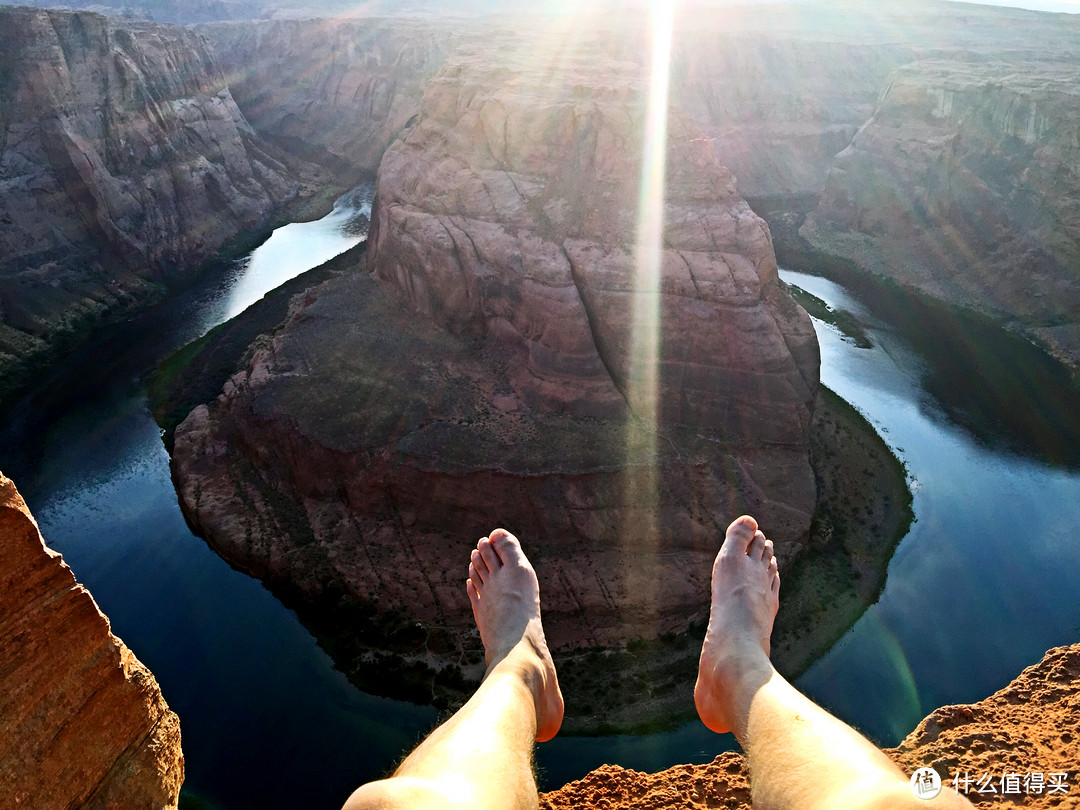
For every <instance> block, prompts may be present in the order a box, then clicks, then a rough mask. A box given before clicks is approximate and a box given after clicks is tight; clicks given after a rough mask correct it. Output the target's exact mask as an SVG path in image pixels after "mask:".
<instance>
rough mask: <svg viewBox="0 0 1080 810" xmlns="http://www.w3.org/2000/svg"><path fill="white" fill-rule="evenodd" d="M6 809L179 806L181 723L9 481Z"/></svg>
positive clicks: (0, 584)
mask: <svg viewBox="0 0 1080 810" xmlns="http://www.w3.org/2000/svg"><path fill="white" fill-rule="evenodd" d="M0 661H3V662H4V667H3V669H2V670H0V740H3V744H2V745H0V806H2V807H6V808H16V807H32V808H35V810H37V809H38V808H41V810H46V809H47V808H70V807H82V808H102V810H104V808H116V807H131V808H135V807H138V808H175V807H176V804H177V798H178V796H179V793H180V785H181V783H182V782H183V781H184V757H183V754H182V753H181V750H180V722H179V720H178V719H177V717H176V715H175V714H173V713H172V712H171V711H169V707H168V706H167V705H166V704H165V700H164V699H163V698H162V696H161V691H160V690H159V689H158V685H157V682H156V681H155V680H154V676H153V675H152V674H151V673H150V671H149V670H147V669H146V667H145V666H143V665H142V664H141V663H140V662H139V660H138V659H137V658H136V657H135V655H134V654H133V653H132V652H131V650H129V649H128V648H127V647H125V646H124V643H123V642H122V641H120V639H118V638H117V637H116V636H114V635H113V634H112V633H111V632H110V631H109V620H108V619H107V618H105V616H104V615H102V613H101V611H100V610H98V607H97V605H96V604H95V603H94V599H93V597H91V596H90V593H89V592H88V591H87V590H86V589H85V588H84V587H83V586H82V585H80V584H79V583H78V582H76V581H75V577H74V576H73V575H72V573H71V569H70V568H68V567H67V566H66V565H65V564H64V562H63V560H62V559H61V557H60V555H59V554H57V553H56V552H55V551H52V550H50V549H49V548H48V547H47V546H46V545H45V542H44V540H43V539H42V537H41V534H40V532H39V531H38V527H37V523H36V522H35V521H34V518H33V517H32V516H31V514H30V512H29V510H28V509H27V508H26V504H25V503H24V502H23V499H22V497H21V496H20V495H19V493H18V491H17V490H16V489H15V485H14V484H13V483H12V482H11V481H10V480H9V479H7V478H5V477H4V476H3V474H0Z"/></svg>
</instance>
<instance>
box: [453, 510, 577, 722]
mask: <svg viewBox="0 0 1080 810" xmlns="http://www.w3.org/2000/svg"><path fill="white" fill-rule="evenodd" d="M465 587H466V590H468V592H469V601H470V602H471V603H472V610H473V618H474V619H475V620H476V626H477V628H478V629H479V630H480V639H481V640H482V641H483V642H484V656H485V661H486V663H487V673H486V674H485V675H484V677H485V678H486V677H487V676H488V675H490V674H491V672H492V670H493V669H495V667H496V666H498V665H499V664H500V663H502V662H503V661H507V662H508V664H512V665H515V666H517V667H520V670H519V671H520V673H521V675H522V677H523V678H524V679H525V681H526V683H527V684H528V685H529V688H530V689H531V690H532V693H533V700H534V701H535V704H536V741H537V742H545V741H546V740H550V739H551V738H552V737H554V736H555V734H556V733H558V731H559V726H561V725H562V718H563V698H562V692H560V691H559V679H558V677H557V676H556V675H555V664H554V662H552V660H551V653H550V652H548V647H547V641H546V640H545V639H544V627H543V625H542V624H541V623H540V585H539V584H538V583H537V581H536V572H535V571H534V570H533V567H532V563H530V562H529V558H528V557H526V556H525V552H524V551H522V550H521V544H520V543H519V542H518V539H517V538H516V537H514V535H512V534H510V532H508V531H506V530H505V529H496V530H495V531H493V532H492V533H491V534H490V535H489V536H488V537H482V538H480V542H479V543H477V544H476V549H475V550H474V551H473V553H472V558H471V560H470V562H469V580H468V582H467V583H466V586H465Z"/></svg>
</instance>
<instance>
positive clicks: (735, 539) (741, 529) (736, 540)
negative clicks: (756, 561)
mask: <svg viewBox="0 0 1080 810" xmlns="http://www.w3.org/2000/svg"><path fill="white" fill-rule="evenodd" d="M757 530H758V522H757V521H756V520H754V519H753V518H752V517H750V515H743V516H741V517H737V518H735V520H733V521H731V523H730V524H729V525H728V527H727V533H726V534H725V535H724V545H723V546H722V547H721V548H722V549H726V550H728V551H730V552H738V553H739V554H745V553H746V550H747V548H749V546H750V541H751V540H753V539H754V535H755V534H756V533H757Z"/></svg>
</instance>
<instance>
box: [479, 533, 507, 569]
mask: <svg viewBox="0 0 1080 810" xmlns="http://www.w3.org/2000/svg"><path fill="white" fill-rule="evenodd" d="M476 550H477V551H478V552H479V553H480V557H481V559H483V561H484V564H485V565H486V566H487V569H488V571H490V572H492V573H494V572H495V571H498V570H499V568H500V567H502V562H501V561H500V560H499V555H498V554H496V553H495V549H494V548H492V545H491V540H490V539H489V538H487V537H485V538H484V539H483V540H481V541H480V542H479V543H477V544H476Z"/></svg>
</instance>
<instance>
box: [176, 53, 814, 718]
mask: <svg viewBox="0 0 1080 810" xmlns="http://www.w3.org/2000/svg"><path fill="white" fill-rule="evenodd" d="M528 45H529V47H523V48H521V49H520V51H519V52H520V53H522V54H528V53H531V52H532V49H533V48H534V47H536V46H537V43H535V42H531V43H528ZM551 45H552V43H551V42H547V43H543V44H542V46H543V47H551ZM564 64H565V65H566V66H567V70H568V71H569V73H570V74H571V75H573V77H574V81H575V82H576V83H577V86H578V88H580V89H577V90H575V91H573V92H569V93H567V94H565V95H564V96H561V97H560V96H559V95H556V96H555V97H554V98H552V97H551V93H550V89H551V87H550V83H549V79H548V78H547V77H546V76H545V75H544V72H543V71H541V70H536V69H535V68H533V67H532V65H531V64H530V63H529V60H528V59H527V58H526V57H525V56H522V57H520V59H519V60H518V61H516V62H512V61H510V60H506V59H504V60H502V61H501V62H500V63H498V64H493V63H492V62H491V61H490V59H489V58H488V57H487V56H486V53H485V52H479V53H478V52H477V51H475V50H471V49H468V48H462V49H459V51H458V52H457V53H456V54H455V55H454V56H453V57H451V58H450V59H449V60H448V61H447V62H446V63H445V64H444V65H443V67H442V68H441V69H440V71H439V73H438V74H437V75H436V76H435V77H434V78H433V79H431V81H429V82H428V84H427V85H426V88H425V93H424V98H423V101H422V104H421V112H420V113H419V115H418V117H417V120H416V122H415V123H414V124H413V125H412V126H411V127H409V128H408V130H407V132H406V134H404V135H403V136H402V137H400V138H399V139H398V140H397V141H395V143H394V144H393V145H392V146H391V147H390V149H389V150H388V151H387V152H386V154H385V155H384V156H383V159H382V162H381V164H380V168H379V174H378V178H377V194H376V201H375V204H374V207H373V214H372V227H371V232H370V234H369V239H368V245H367V249H366V251H364V252H363V253H362V254H360V255H358V256H356V257H350V256H349V255H348V254H345V255H343V256H342V257H339V258H340V259H341V264H340V268H341V269H340V270H339V271H338V273H337V275H336V277H334V278H331V279H330V280H328V281H325V282H323V283H322V284H321V285H319V286H316V287H312V288H310V289H308V290H307V291H306V292H305V293H301V294H299V295H297V296H296V297H294V299H293V302H292V305H291V311H290V314H289V317H287V318H286V321H285V323H284V324H283V325H282V326H281V327H280V328H278V329H277V330H276V331H273V332H272V334H271V335H268V336H267V338H265V339H262V340H261V341H260V340H257V341H256V342H255V343H253V344H252V346H251V348H250V349H249V351H248V353H247V355H248V359H247V361H246V364H244V365H242V367H241V369H240V370H239V372H238V373H237V374H235V375H233V376H232V377H231V378H230V379H229V380H228V381H226V383H225V386H224V389H223V392H222V394H221V396H219V397H217V398H216V399H215V400H212V401H211V402H209V403H207V404H206V405H201V406H199V407H196V408H195V409H194V410H193V411H192V413H191V414H190V416H188V417H187V419H186V420H184V421H183V422H182V423H181V424H179V425H178V426H177V428H176V431H175V436H174V444H173V470H174V477H175V479H176V481H177V484H178V491H179V493H180V497H181V505H182V508H183V509H184V510H185V514H186V515H187V517H188V519H189V521H190V522H191V523H192V525H193V526H195V527H197V529H198V530H199V532H200V533H201V534H203V535H204V536H205V537H207V538H208V540H209V542H211V543H212V544H213V546H214V547H215V548H216V549H217V550H218V551H219V553H221V554H222V555H223V556H225V558H226V559H228V560H230V562H233V564H235V565H238V566H240V567H241V568H243V569H244V570H248V571H252V572H254V573H256V574H257V575H258V576H260V578H262V579H264V581H267V582H268V583H270V584H271V587H275V586H276V587H279V588H281V587H284V588H285V593H286V594H289V595H291V596H292V597H293V598H294V599H298V600H299V601H300V603H301V604H303V603H310V602H313V601H314V602H316V603H318V604H322V605H325V604H327V603H328V602H330V603H331V605H330V607H331V609H333V608H336V609H337V611H338V613H341V612H342V611H346V613H345V615H350V614H352V615H359V616H365V617H366V618H367V622H366V623H367V624H369V625H371V624H375V625H376V626H377V627H379V628H380V630H382V631H383V632H382V635H383V636H384V637H383V638H382V639H379V638H377V636H378V635H379V633H378V632H371V633H370V634H368V635H370V636H371V638H368V639H365V642H366V643H367V644H368V645H369V649H367V650H363V651H361V652H360V653H359V655H360V656H361V657H362V658H364V659H365V662H366V664H367V666H366V669H367V670H368V671H369V672H372V673H375V672H379V671H380V670H381V671H382V677H384V678H385V677H386V676H385V673H386V671H388V669H389V662H388V660H387V658H386V653H387V652H391V651H392V652H396V653H398V654H401V652H402V650H407V649H408V648H409V647H412V648H413V649H414V652H412V653H411V654H410V655H409V656H405V660H406V662H407V663H405V664H401V663H400V662H399V666H398V667H397V668H396V670H397V671H400V670H401V669H403V668H405V669H407V668H408V666H410V665H411V666H421V665H425V666H428V667H434V668H435V669H436V670H437V673H438V676H437V678H436V683H437V685H438V686H439V688H440V689H441V688H443V687H448V686H457V687H458V689H460V688H461V686H460V682H461V679H462V678H464V679H465V680H464V682H465V683H471V682H473V681H474V680H475V679H476V678H477V677H478V676H479V674H480V669H479V667H480V661H481V658H480V651H479V648H478V646H477V644H476V638H475V631H474V630H473V629H472V628H471V624H472V622H471V617H470V614H469V611H468V610H467V608H466V605H465V603H464V601H463V600H462V599H461V598H460V596H461V593H460V590H461V585H460V571H459V570H458V569H459V567H460V566H458V565H456V564H455V563H456V562H457V560H458V559H459V558H460V557H461V555H462V554H464V553H465V552H466V551H467V545H468V544H469V543H472V542H475V539H474V538H475V537H476V536H478V535H480V534H481V533H486V532H487V531H490V529H491V527H493V526H494V525H496V524H497V523H498V524H502V525H506V526H508V527H510V528H511V529H512V530H514V531H516V532H518V533H520V534H521V536H522V537H523V538H525V542H526V543H528V544H530V549H531V550H532V552H533V553H534V555H535V559H536V561H537V566H538V569H539V570H540V571H541V578H542V587H543V589H544V593H545V597H544V599H545V606H546V626H547V628H548V636H549V639H550V640H551V642H552V644H553V645H554V646H555V647H556V649H558V650H560V651H565V652H568V653H570V652H575V651H587V650H592V649H609V648H625V647H626V645H627V643H628V642H630V641H632V640H634V639H642V640H644V641H646V642H650V643H653V642H655V641H656V640H657V639H659V638H661V637H664V636H672V637H676V636H677V637H682V636H683V635H684V634H685V633H686V631H687V628H688V624H689V623H693V622H700V621H702V620H703V619H704V616H705V611H706V608H707V599H706V596H707V587H705V580H704V579H702V577H705V576H707V572H708V570H709V563H710V560H711V557H712V556H713V554H714V553H715V538H716V536H717V535H718V534H719V533H721V532H722V530H723V526H721V525H720V522H721V521H722V517H721V516H723V515H729V514H733V513H737V512H741V511H750V510H752V511H754V512H755V513H756V514H759V515H761V516H762V519H763V520H768V521H769V525H771V526H772V527H774V528H773V529H772V531H773V532H774V536H775V537H776V541H777V544H778V547H780V548H783V549H784V553H786V554H790V556H792V557H794V556H796V554H797V552H798V549H799V548H800V547H801V545H803V544H804V543H805V542H807V540H808V538H809V535H810V523H811V517H812V515H813V513H814V509H815V503H816V497H817V495H816V482H815V476H814V470H813V468H812V467H811V464H810V423H811V417H812V411H813V402H814V398H815V390H816V386H817V366H818V357H817V343H816V339H815V337H814V332H813V328H812V325H811V323H810V320H809V318H808V316H807V315H806V314H805V312H803V311H802V310H801V309H800V308H799V307H798V306H797V305H796V304H795V303H794V301H793V300H792V299H791V298H790V296H789V295H788V294H787V292H786V291H785V290H784V288H783V287H782V286H781V285H780V283H779V280H778V278H777V273H776V264H775V260H774V258H773V253H772V249H771V244H770V240H769V234H768V229H767V227H766V226H765V224H764V223H763V222H762V221H761V219H760V218H758V217H757V216H756V215H755V214H753V212H752V211H751V210H750V208H749V207H748V206H747V205H746V203H745V202H744V201H743V200H742V199H741V198H740V197H739V196H738V194H737V192H736V190H735V185H734V182H733V179H732V177H731V174H730V173H729V172H728V171H727V170H726V169H724V168H723V167H722V166H720V165H719V163H717V161H716V158H715V155H714V154H713V152H712V150H711V149H710V148H709V146H708V142H707V140H706V139H704V138H702V137H701V135H700V132H699V131H698V130H697V129H696V128H694V127H693V125H692V124H691V123H690V122H688V121H687V120H685V119H683V118H681V117H677V116H673V117H672V118H671V120H669V122H668V127H667V131H668V136H667V149H666V165H667V178H668V180H667V187H666V192H665V197H664V217H665V221H666V225H667V227H666V231H665V237H664V244H663V246H662V247H659V248H658V251H659V252H658V267H657V277H656V278H655V280H654V281H652V282H645V281H643V280H640V279H639V280H636V279H635V276H636V275H637V273H636V270H635V265H634V251H635V233H636V230H635V217H636V212H635V210H634V209H633V208H632V207H628V206H627V205H626V204H625V202H624V201H625V200H627V199H633V197H634V196H635V190H636V186H637V183H638V178H639V176H640V174H641V171H642V168H641V162H642V159H643V158H642V136H641V133H642V131H643V116H644V108H645V104H644V102H645V97H646V93H645V83H644V81H643V78H642V76H641V71H640V67H639V66H637V65H632V64H631V65H627V64H626V63H620V62H616V61H614V60H612V61H605V60H597V59H596V58H594V57H590V58H589V59H584V58H579V59H578V60H577V61H574V62H570V61H569V58H567V59H566V60H565V61H564ZM557 165H563V166H567V165H569V166H571V167H572V169H570V170H563V171H557V172H556V171H552V167H553V166H557ZM639 302H640V303H639ZM642 306H643V307H644V308H645V309H646V310H648V309H649V308H652V309H654V310H655V312H656V316H655V317H657V318H659V319H660V321H661V322H662V323H663V333H662V341H663V344H662V348H660V347H657V346H654V347H653V348H652V350H653V351H655V352H656V366H655V375H656V382H655V388H650V389H643V388H642V387H641V383H640V381H639V380H637V379H636V376H635V375H638V369H637V368H636V367H635V366H634V363H635V362H636V363H638V364H640V363H641V360H640V358H639V357H636V356H635V354H634V353H635V349H634V347H633V343H634V338H635V337H636V336H637V335H639V334H641V333H643V332H645V331H646V330H647V328H648V325H647V324H646V323H644V322H641V321H635V320H634V317H633V314H634V312H635V310H636V309H638V308H639V307H642ZM657 339H660V335H659V334H658V335H657ZM638 376H639V375H638ZM406 381H407V382H406ZM463 543H464V544H465V545H462V544H463ZM390 571H393V572H394V573H393V576H390V575H388V572H390ZM286 598H288V597H286ZM334 601H336V602H337V603H338V604H337V605H334V604H332V603H333V602H334ZM301 612H302V614H303V611H301ZM342 619H343V616H341V615H339V616H337V617H336V619H335V623H336V624H338V625H339V626H341V625H347V626H350V627H355V626H356V624H357V622H343V621H342ZM354 643H355V641H354ZM416 650H419V655H418V654H417V652H416ZM658 656H659V653H656V654H654V656H653V658H656V657H658ZM682 657H686V654H684V655H683V656H682ZM590 660H591V659H590ZM462 662H464V663H465V666H462V665H461V664H462ZM580 668H581V678H582V680H588V679H589V678H588V675H589V672H590V671H591V667H589V666H586V665H585V664H584V661H583V662H582V664H581V667H580ZM568 677H571V680H573V678H572V676H568ZM393 680H396V681H397V687H398V688H401V687H402V686H403V685H406V684H405V683H404V682H402V681H401V680H399V679H393ZM592 680H593V681H594V684H593V686H594V688H595V679H594V678H593V679H592ZM361 682H364V681H361ZM365 685H366V684H365ZM421 687H422V689H421V691H423V690H430V689H431V688H433V687H432V686H430V685H424V684H421ZM379 688H382V689H385V688H386V685H380V687H379ZM440 696H441V697H444V696H442V695H440ZM638 710H639V711H640V708H639V709H638Z"/></svg>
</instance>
